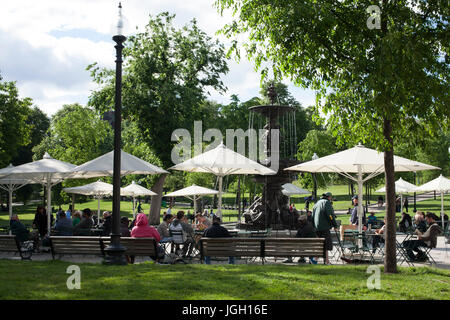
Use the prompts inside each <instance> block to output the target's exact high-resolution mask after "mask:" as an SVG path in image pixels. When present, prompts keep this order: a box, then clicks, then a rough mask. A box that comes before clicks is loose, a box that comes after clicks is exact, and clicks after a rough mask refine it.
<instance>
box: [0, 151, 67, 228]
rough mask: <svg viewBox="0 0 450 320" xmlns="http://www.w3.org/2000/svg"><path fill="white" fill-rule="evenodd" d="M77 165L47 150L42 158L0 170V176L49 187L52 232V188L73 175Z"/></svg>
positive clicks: (48, 218) (48, 224) (48, 217)
mask: <svg viewBox="0 0 450 320" xmlns="http://www.w3.org/2000/svg"><path fill="white" fill-rule="evenodd" d="M73 168H75V165H73V164H71V163H67V162H64V161H59V160H56V159H53V158H52V157H51V156H50V155H49V154H48V153H47V152H46V153H45V154H44V157H43V159H42V160H38V161H33V162H29V163H25V164H22V165H20V166H17V167H12V168H4V169H1V170H0V178H8V179H29V180H33V181H34V183H38V184H42V185H43V186H45V187H46V189H47V229H48V230H47V232H48V234H50V216H51V214H52V206H51V201H52V199H51V189H52V187H53V186H54V185H56V184H58V183H60V182H61V181H63V180H64V179H66V178H68V177H70V176H71V175H72V169H73Z"/></svg>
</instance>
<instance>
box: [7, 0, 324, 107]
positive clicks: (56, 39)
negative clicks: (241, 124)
mask: <svg viewBox="0 0 450 320" xmlns="http://www.w3.org/2000/svg"><path fill="white" fill-rule="evenodd" d="M118 2H119V1H116V0H95V1H94V0H39V1H36V0H14V1H2V2H1V10H0V21H1V23H0V43H1V47H0V48H1V49H0V75H1V76H2V77H3V80H6V81H17V85H18V87H19V91H20V95H21V96H22V97H30V98H32V99H33V101H34V103H35V104H36V105H37V106H38V107H39V108H40V109H41V110H43V111H44V112H45V113H47V114H48V115H52V114H54V113H55V112H56V111H57V110H58V109H60V108H61V107H62V105H63V104H68V103H75V102H78V103H80V104H83V105H85V104H86V103H87V101H88V97H89V95H90V92H91V91H92V90H94V89H96V85H95V84H94V83H93V82H92V81H91V78H90V75H89V72H88V71H86V70H85V69H86V66H87V65H89V64H91V63H93V62H98V63H99V64H100V65H101V66H105V67H110V68H114V60H115V49H114V42H113V41H112V40H111V37H112V35H113V34H114V25H115V23H116V21H117V15H118V11H117V6H118ZM213 4H214V0H192V1H186V0H151V1H150V0H123V1H122V6H123V14H124V16H125V17H126V19H127V21H128V29H129V30H131V31H132V30H133V29H134V28H135V27H136V26H137V27H138V28H139V30H143V29H144V26H145V25H146V23H147V22H148V17H149V14H151V15H152V16H155V15H156V14H158V13H160V12H163V11H168V12H170V13H173V14H176V18H175V23H176V26H177V27H181V26H183V25H185V24H186V23H188V22H189V21H190V20H191V19H192V18H196V19H197V22H198V25H199V27H200V29H201V30H203V31H205V32H206V33H208V34H209V35H210V36H212V37H216V36H215V33H216V31H217V30H218V29H220V28H221V27H222V26H223V25H224V24H225V23H226V22H227V21H230V20H231V16H230V15H228V16H226V17H221V16H220V15H219V14H218V13H217V11H216V9H215V8H214V7H213ZM219 39H220V40H221V41H222V42H223V43H225V44H226V42H227V40H226V39H225V38H219ZM228 64H229V68H230V71H229V73H228V74H227V75H225V76H223V81H224V84H225V85H226V86H227V87H228V92H227V93H226V94H224V95H221V94H219V93H216V92H211V99H212V100H215V101H218V102H221V103H228V102H229V101H230V99H229V98H230V96H231V94H238V95H239V97H240V99H241V100H242V101H244V100H247V99H250V98H252V97H254V96H257V95H258V94H259V83H260V75H259V73H258V72H256V71H254V69H253V67H252V64H251V63H250V62H248V61H247V60H246V59H243V60H241V61H240V62H239V63H236V62H235V61H234V60H230V61H229V63H228ZM286 84H289V83H288V82H286ZM289 89H290V91H291V93H292V94H293V95H294V96H295V98H296V99H297V100H298V101H299V102H301V103H302V105H303V106H304V107H306V106H309V105H312V104H314V101H315V95H314V92H312V91H310V90H303V89H300V88H296V87H294V86H293V85H292V84H289Z"/></svg>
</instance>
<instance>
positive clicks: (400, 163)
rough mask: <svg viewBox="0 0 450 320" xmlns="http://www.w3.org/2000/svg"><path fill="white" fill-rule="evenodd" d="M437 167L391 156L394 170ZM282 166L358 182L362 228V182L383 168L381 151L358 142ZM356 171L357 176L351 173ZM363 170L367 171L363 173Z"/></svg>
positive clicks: (359, 213) (418, 169) (360, 227)
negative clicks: (325, 173)
mask: <svg viewBox="0 0 450 320" xmlns="http://www.w3.org/2000/svg"><path fill="white" fill-rule="evenodd" d="M434 169H440V168H438V167H434V166H431V165H428V164H424V163H421V162H417V161H413V160H409V159H406V158H402V157H399V156H394V171H396V172H400V171H421V170H434ZM285 170H292V171H303V172H335V173H339V174H341V175H343V176H344V177H347V178H348V179H350V180H353V181H355V182H357V183H358V199H359V201H358V221H359V223H358V231H359V232H362V217H363V201H362V200H363V183H364V182H366V181H367V180H369V179H371V178H373V177H375V176H377V175H379V174H381V173H383V172H384V154H383V153H382V152H378V151H376V150H373V149H369V148H366V147H364V146H363V145H361V144H359V145H357V146H356V147H353V148H350V149H347V150H344V151H341V152H337V153H335V154H332V155H329V156H325V157H321V158H319V159H316V160H312V161H308V162H304V163H301V164H298V165H296V166H292V167H289V168H286V169H285ZM352 173H354V174H356V177H354V176H353V175H352ZM363 174H367V176H366V177H363Z"/></svg>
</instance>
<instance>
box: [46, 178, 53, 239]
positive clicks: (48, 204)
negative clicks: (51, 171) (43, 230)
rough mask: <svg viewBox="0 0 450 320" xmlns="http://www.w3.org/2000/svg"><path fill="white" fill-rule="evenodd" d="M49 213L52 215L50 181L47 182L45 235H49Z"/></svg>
mask: <svg viewBox="0 0 450 320" xmlns="http://www.w3.org/2000/svg"><path fill="white" fill-rule="evenodd" d="M49 180H50V179H49ZM51 215H52V185H51V183H50V182H48V183H47V235H48V236H50V228H51Z"/></svg>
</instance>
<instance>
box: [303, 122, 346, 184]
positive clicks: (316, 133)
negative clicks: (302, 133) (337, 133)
mask: <svg viewBox="0 0 450 320" xmlns="http://www.w3.org/2000/svg"><path fill="white" fill-rule="evenodd" d="M338 150H339V149H338V148H337V146H336V139H335V138H334V137H333V135H332V134H331V133H330V132H328V131H323V130H311V131H309V132H308V134H307V135H306V137H305V139H304V140H303V141H301V142H300V143H299V144H298V151H297V159H298V160H300V161H301V162H307V161H311V159H312V157H313V155H314V153H315V154H317V156H318V157H324V156H327V155H330V154H333V153H336V152H337V151H338ZM324 176H325V178H323V179H316V181H317V187H318V188H320V187H326V182H327V181H331V180H332V179H336V176H335V175H334V174H322V177H324ZM298 180H299V181H300V184H301V185H302V186H304V187H305V188H308V189H312V188H313V187H314V181H313V178H312V176H311V175H310V174H303V175H300V176H299V179H298Z"/></svg>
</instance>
